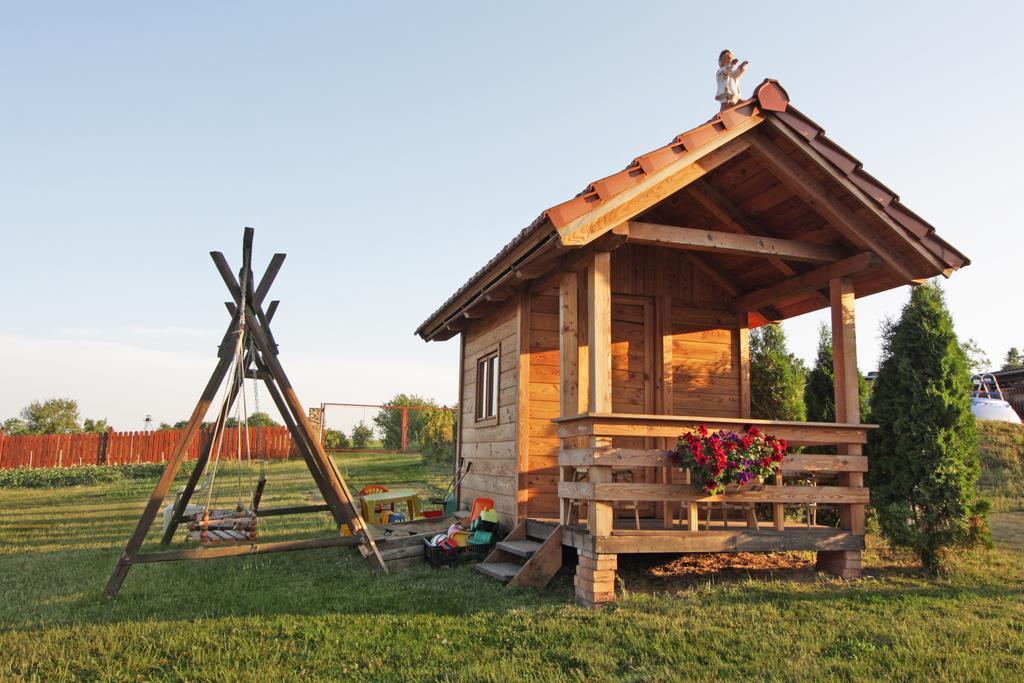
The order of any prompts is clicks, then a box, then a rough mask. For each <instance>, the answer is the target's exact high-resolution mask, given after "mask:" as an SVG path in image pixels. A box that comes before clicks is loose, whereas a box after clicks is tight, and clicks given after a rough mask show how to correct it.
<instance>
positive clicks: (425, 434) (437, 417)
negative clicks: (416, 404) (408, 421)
mask: <svg viewBox="0 0 1024 683" xmlns="http://www.w3.org/2000/svg"><path fill="white" fill-rule="evenodd" d="M423 412H424V413H426V415H425V417H424V420H423V425H422V426H421V427H420V432H419V434H418V435H417V441H418V443H419V444H420V449H421V451H422V452H423V455H424V457H426V458H430V459H432V460H437V461H439V462H451V460H452V458H454V457H455V413H454V412H450V411H447V410H440V409H438V410H425V411H423Z"/></svg>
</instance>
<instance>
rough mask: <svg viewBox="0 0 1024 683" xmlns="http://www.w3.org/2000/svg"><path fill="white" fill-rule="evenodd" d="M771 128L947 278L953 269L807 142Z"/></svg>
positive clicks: (775, 122) (777, 126) (780, 125)
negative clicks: (908, 232)
mask: <svg viewBox="0 0 1024 683" xmlns="http://www.w3.org/2000/svg"><path fill="white" fill-rule="evenodd" d="M772 126H773V127H774V128H775V130H777V131H779V132H780V133H781V134H782V135H783V136H784V137H786V138H787V139H788V140H789V141H790V142H792V143H793V145H794V146H795V147H796V148H797V149H799V150H800V151H801V152H803V153H804V154H805V155H807V156H808V157H809V158H810V159H811V160H812V161H814V162H815V163H816V164H817V165H818V166H820V167H821V168H822V169H823V170H824V171H825V172H826V173H828V175H829V177H830V178H832V179H833V180H835V181H836V182H837V183H839V185H840V186H842V188H843V189H845V190H846V191H847V192H849V193H850V194H851V195H853V196H854V197H856V198H857V199H858V200H860V202H861V203H862V204H863V205H864V206H865V207H867V208H868V210H869V211H871V213H872V214H874V215H875V216H876V217H877V218H878V220H880V221H882V223H884V224H885V225H886V226H887V227H888V228H889V229H891V230H892V231H893V232H894V233H895V234H897V235H899V236H900V237H901V238H902V239H903V240H904V241H905V242H906V243H907V244H908V245H910V247H911V248H913V249H914V251H916V252H917V253H918V254H919V255H920V256H921V257H922V258H923V259H925V260H926V261H928V262H929V263H930V264H931V265H932V267H933V268H935V269H936V270H937V271H938V272H941V273H942V274H943V275H945V276H947V277H948V276H949V274H950V273H951V272H952V271H953V270H954V269H953V268H950V266H949V265H948V264H946V263H943V262H941V261H940V260H939V258H938V257H937V256H936V255H935V254H933V253H932V252H931V251H929V250H928V249H927V247H925V246H924V245H923V244H921V243H920V242H918V241H917V240H916V239H914V238H913V237H911V236H909V235H908V234H907V230H906V228H904V227H903V226H901V225H899V224H898V223H897V222H896V221H894V220H893V219H892V218H891V217H890V216H889V215H887V214H886V213H885V212H884V211H882V210H881V209H880V208H879V207H878V204H877V202H876V201H875V200H874V199H872V198H871V197H870V196H869V195H868V194H867V193H866V192H864V191H863V190H862V189H861V188H859V187H857V186H856V185H855V184H854V183H853V182H851V181H850V179H849V178H847V177H845V176H844V175H843V174H842V173H838V172H836V171H835V170H834V169H833V167H832V164H830V163H829V161H828V160H827V159H826V158H825V157H824V156H822V155H821V153H819V152H818V151H817V150H815V149H814V148H813V147H812V146H811V145H810V144H809V143H808V142H807V140H805V139H803V138H802V137H801V136H799V135H797V134H796V133H794V132H793V131H792V130H791V129H790V128H789V127H788V126H787V125H785V124H784V123H782V122H780V121H779V120H778V119H774V118H773V119H772Z"/></svg>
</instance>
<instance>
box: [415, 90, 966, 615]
mask: <svg viewBox="0 0 1024 683" xmlns="http://www.w3.org/2000/svg"><path fill="white" fill-rule="evenodd" d="M967 264H968V260H967V258H966V257H965V256H964V255H963V254H961V253H960V252H959V251H957V250H956V249H955V248H953V247H952V246H950V245H949V244H947V243H946V242H945V241H943V240H942V239H941V238H940V237H939V236H938V235H936V234H935V231H934V229H933V228H932V227H931V226H930V225H929V224H928V223H927V222H925V221H924V220H923V219H921V218H920V217H918V216H917V215H916V214H914V213H913V212H911V211H910V210H909V209H907V208H906V207H905V206H903V205H902V204H901V203H900V201H899V198H898V197H897V196H896V195H895V194H894V193H893V192H892V191H891V190H889V189H888V188H886V187H885V186H884V185H882V184H881V183H880V182H878V181H877V180H875V179H874V178H873V177H872V176H870V175H868V174H867V173H866V172H864V171H863V170H862V168H861V164H860V162H859V161H858V160H857V159H855V158H854V157H853V156H851V155H850V154H849V153H847V152H845V151H844V150H843V149H841V148H840V147H839V146H838V145H836V144H835V143H834V142H832V141H831V140H830V139H829V138H828V137H826V136H825V134H824V131H823V130H822V128H821V127H820V126H818V125H817V124H816V123H814V122H813V121H811V120H810V119H809V118H807V117H806V116H804V115H803V114H802V113H800V112H799V111H797V110H796V109H795V108H794V107H792V106H791V105H790V103H789V97H788V95H787V93H786V91H785V90H784V89H783V88H782V87H781V85H779V83H778V82H776V81H771V80H767V81H765V82H763V83H762V84H761V85H760V86H758V88H757V89H756V90H755V92H754V95H753V97H752V98H750V99H749V100H746V101H744V102H741V103H740V104H738V105H737V106H735V107H733V108H731V109H728V110H726V111H723V112H721V113H720V114H718V115H716V116H715V118H714V119H712V120H711V121H709V122H707V123H705V124H703V125H701V126H698V127H696V128H694V129H692V130H689V131H687V132H685V133H683V134H681V135H679V136H678V137H676V138H675V139H674V140H673V141H672V142H671V143H669V144H668V145H666V146H664V147H661V148H658V149H656V150H654V151H652V152H649V153H647V154H644V155H642V156H640V157H637V158H636V159H635V160H633V162H632V163H630V164H629V165H628V166H627V167H626V168H625V169H624V170H622V171H620V172H618V173H615V174H613V175H611V176H608V177H606V178H603V179H601V180H597V181H594V182H593V183H591V184H590V185H588V186H587V188H586V189H585V190H584V191H583V192H581V193H580V194H579V195H577V196H576V197H574V198H573V199H570V200H569V201H567V202H565V203H563V204H559V205H557V206H554V207H552V208H550V209H548V210H547V211H545V212H544V213H542V214H541V215H540V217H539V218H537V219H536V220H535V221H534V222H533V223H532V224H531V225H530V226H528V227H527V228H526V229H525V230H523V231H522V232H520V233H519V234H518V235H517V236H516V237H515V239H513V240H512V241H511V242H510V243H509V244H508V245H506V246H505V247H504V248H503V249H501V251H500V252H499V253H498V254H497V255H496V256H495V257H494V258H493V259H491V260H490V261H489V262H488V263H487V264H485V265H484V266H483V267H482V268H481V269H480V270H479V271H478V272H477V273H476V274H475V275H474V276H473V277H472V278H470V280H469V281H468V282H467V283H466V284H465V285H463V286H462V287H461V288H460V289H459V290H458V291H457V292H455V294H453V295H452V296H451V298H449V299H448V301H446V302H445V303H444V304H443V305H442V306H441V307H440V308H439V309H438V310H437V311H436V312H434V313H433V314H432V315H431V316H430V317H429V318H428V319H427V320H426V321H425V322H424V323H423V324H422V325H420V327H419V329H418V330H417V334H419V335H420V336H421V337H422V338H423V339H425V340H428V341H434V340H446V339H450V338H452V337H454V336H456V335H458V336H459V339H460V347H461V354H460V358H461V363H460V368H459V377H460V385H459V386H460V397H459V398H460V400H459V403H460V406H461V412H462V414H461V419H460V421H459V433H458V448H457V457H456V467H457V468H458V470H459V472H466V471H467V470H468V473H466V474H465V477H464V478H463V480H462V483H461V487H460V491H459V497H460V504H461V506H462V507H466V506H468V505H469V504H471V502H472V501H473V499H474V498H476V497H478V496H484V497H487V498H492V499H494V501H495V504H496V505H495V506H496V509H497V511H498V513H499V515H500V519H501V523H502V526H503V527H505V529H506V530H507V531H510V532H511V533H510V536H509V539H507V542H506V543H505V544H504V545H503V546H500V549H499V550H498V551H496V552H495V553H494V554H493V556H492V557H491V558H489V559H488V561H487V563H485V564H484V565H481V569H482V570H483V571H485V572H487V573H491V574H494V575H496V576H499V577H501V578H505V579H511V581H512V582H513V583H517V584H521V585H531V584H532V585H537V584H543V583H544V582H546V580H547V579H548V578H550V576H551V575H552V574H553V573H554V572H555V571H557V569H558V567H559V566H561V549H562V546H563V545H567V546H571V547H574V548H575V549H576V550H577V552H578V555H579V564H578V566H577V569H576V580H575V585H576V592H577V595H578V597H579V598H580V600H581V601H583V602H584V603H586V604H594V603H600V602H605V601H608V600H612V599H614V579H615V569H616V557H617V555H618V554H620V553H655V552H657V553H662V552H738V551H774V550H814V551H817V553H818V566H819V567H820V568H821V569H823V570H826V571H829V572H832V573H834V574H837V575H840V576H845V577H856V576H858V575H859V574H860V553H861V550H862V548H863V547H864V506H865V504H866V503H868V500H869V497H868V489H867V488H866V487H865V486H864V474H865V472H866V471H867V459H866V458H865V457H864V456H863V455H862V447H863V444H864V443H865V441H866V438H867V431H868V430H869V429H870V428H871V425H865V424H861V423H860V415H859V408H858V400H857V359H856V345H855V335H856V324H855V317H854V302H855V299H856V298H857V297H863V296H867V295H869V294H874V293H876V292H881V291H884V290H888V289H892V288H895V287H900V286H902V285H906V284H913V283H916V282H920V281H922V280H925V279H927V278H931V277H934V276H937V275H946V276H948V275H949V274H950V273H952V271H954V270H956V269H958V268H961V267H963V266H964V265H967ZM825 307H830V308H831V313H832V318H831V319H832V335H833V347H834V362H835V391H836V414H837V420H836V423H834V424H832V423H808V422H802V423H799V422H769V421H764V420H754V419H751V417H750V415H751V405H750V374H749V363H748V344H747V339H748V331H749V330H750V329H751V328H754V327H757V326H760V325H764V324H766V323H768V322H769V321H778V320H784V319H786V318H790V317H793V316H796V315H800V314H802V313H807V312H809V311H814V310H818V309H821V308H825ZM700 424H704V425H707V426H708V427H709V428H710V429H718V428H727V429H740V428H743V427H745V426H748V425H752V424H755V425H758V426H760V427H761V428H762V429H763V430H764V431H766V432H768V433H771V434H774V435H775V436H778V437H781V438H785V439H787V440H788V442H789V443H790V445H791V446H792V447H793V448H797V447H804V448H803V449H802V452H800V453H799V454H796V453H793V454H790V455H787V457H786V459H785V461H784V462H783V465H782V469H781V471H780V474H779V475H778V476H777V477H776V480H775V481H774V482H768V485H765V486H763V487H762V488H761V489H760V490H755V491H741V492H736V493H726V494H723V495H721V496H714V497H709V496H706V495H704V494H703V492H702V491H701V490H700V489H698V488H696V487H694V486H691V485H690V478H689V472H687V471H682V470H679V469H678V468H674V467H672V466H671V462H670V461H669V459H668V457H667V449H669V448H671V447H672V446H674V444H675V442H676V441H677V439H678V437H679V435H680V434H681V433H682V432H684V431H687V430H692V429H694V428H695V427H696V426H698V425H700ZM823 446H834V447H836V448H835V449H821V448H820V447H823ZM816 449H818V450H817V453H821V451H822V450H824V452H825V453H830V452H831V450H835V451H837V452H838V454H836V455H832V454H816ZM753 503H763V504H768V505H767V506H765V505H762V506H761V509H762V510H765V509H770V510H771V512H772V518H771V520H769V521H758V518H757V516H755V515H754V514H753V513H752V510H753V505H752V504H753ZM791 506H798V507H808V506H816V507H821V506H836V507H838V508H839V510H840V519H841V522H840V524H839V528H835V527H833V526H823V525H817V524H814V523H812V519H813V518H812V516H811V514H810V513H808V514H807V515H806V519H807V521H798V520H795V519H794V516H793V515H790V518H791V519H790V520H789V521H787V515H786V510H787V508H790V507H791ZM761 517H762V520H763V514H762V515H761ZM519 565H522V568H521V569H520V567H519Z"/></svg>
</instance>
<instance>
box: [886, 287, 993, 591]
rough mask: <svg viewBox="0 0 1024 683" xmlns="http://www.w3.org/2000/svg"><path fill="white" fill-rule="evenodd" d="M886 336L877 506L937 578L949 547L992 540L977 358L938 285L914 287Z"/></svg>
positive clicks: (890, 531)
mask: <svg viewBox="0 0 1024 683" xmlns="http://www.w3.org/2000/svg"><path fill="white" fill-rule="evenodd" d="M882 336H883V347H882V364H881V367H880V368H879V371H878V378H877V379H876V380H875V385H874V388H873V391H872V396H871V414H872V419H873V420H874V421H875V422H876V423H878V425H879V428H878V429H876V430H872V431H871V432H869V441H868V456H869V458H870V465H869V468H868V481H869V485H870V487H871V502H872V504H873V505H874V507H875V509H876V510H877V511H878V518H879V523H880V525H881V529H882V532H883V533H884V534H885V536H886V537H887V538H888V539H889V541H890V542H892V543H893V544H894V545H900V546H904V547H908V548H911V549H913V550H914V552H916V553H917V555H918V557H919V558H920V560H921V564H922V565H923V566H924V568H925V569H927V570H929V571H932V572H934V571H936V570H938V569H939V568H940V564H941V560H942V557H943V554H944V553H945V550H946V549H947V548H950V547H953V546H958V545H969V544H971V543H974V542H977V541H979V540H983V539H984V538H986V532H985V521H984V518H985V513H986V512H987V509H988V504H987V501H984V500H980V499H979V498H978V496H977V493H976V490H975V484H976V482H977V480H978V472H979V464H978V433H977V429H976V426H975V420H974V416H973V415H971V398H970V391H971V377H970V370H969V369H968V360H967V357H966V355H965V354H964V351H963V348H962V347H961V345H960V344H959V343H958V341H957V338H956V333H955V332H954V331H953V320H952V318H951V317H950V315H949V311H948V310H947V309H946V303H945V300H944V297H943V294H942V290H941V289H939V288H938V287H937V286H935V285H931V284H928V285H921V286H919V287H917V288H915V289H914V290H913V291H912V292H911V295H910V301H909V302H908V303H907V304H906V305H905V306H904V307H903V311H902V314H901V316H900V319H899V321H897V322H895V323H890V324H888V325H885V326H884V327H883V335H882Z"/></svg>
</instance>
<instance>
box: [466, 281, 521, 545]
mask: <svg viewBox="0 0 1024 683" xmlns="http://www.w3.org/2000/svg"><path fill="white" fill-rule="evenodd" d="M519 323H520V321H519V303H518V300H516V299H514V300H512V301H510V302H509V303H508V304H506V305H505V306H503V307H502V308H500V309H499V310H497V311H496V312H494V313H492V314H491V315H489V316H487V317H486V318H482V319H480V320H478V321H476V322H474V323H473V324H472V325H471V326H470V327H469V328H467V329H466V331H465V332H463V334H464V335H465V337H464V346H463V352H462V354H463V358H462V367H463V375H462V401H463V405H462V406H461V410H462V420H461V425H462V426H461V435H460V457H461V458H462V460H463V462H464V464H463V470H465V467H466V464H465V463H472V466H471V467H470V470H469V473H468V474H467V475H466V476H465V477H464V478H463V480H462V485H461V487H460V491H461V493H460V502H461V505H462V507H463V508H468V507H469V506H471V505H472V503H473V499H475V498H477V497H483V498H491V499H493V500H494V507H495V511H496V512H497V513H498V518H499V521H500V523H501V525H502V527H504V528H506V529H508V528H511V527H512V526H513V525H514V524H515V522H516V519H517V516H516V514H517V513H516V495H517V482H518V475H517V470H516V437H517V415H518V405H517V401H518V377H519V369H520V368H519ZM495 348H497V349H498V354H499V361H498V369H499V373H500V374H499V385H498V387H499V394H498V410H497V419H496V420H490V421H478V420H477V419H476V382H477V376H476V375H477V361H478V360H479V359H480V358H481V357H483V356H484V355H486V354H487V353H488V352H489V351H490V350H492V349H495Z"/></svg>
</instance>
